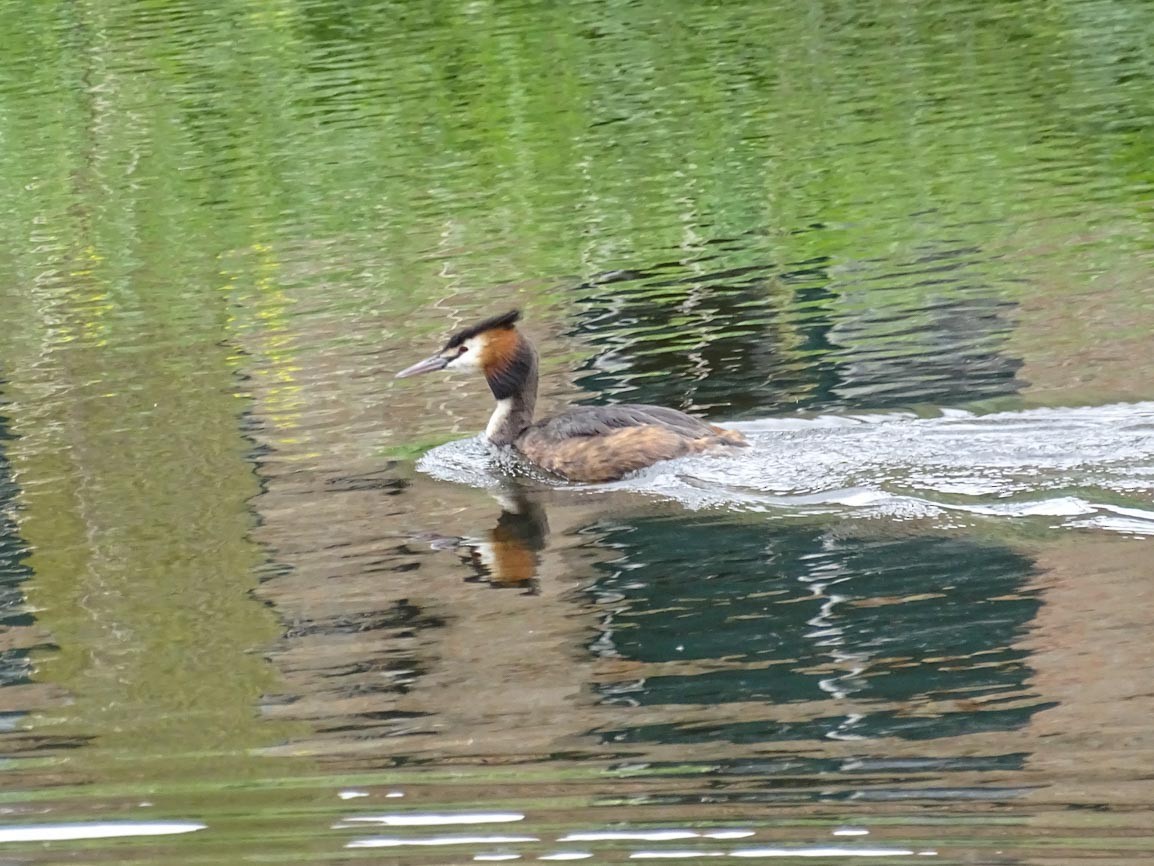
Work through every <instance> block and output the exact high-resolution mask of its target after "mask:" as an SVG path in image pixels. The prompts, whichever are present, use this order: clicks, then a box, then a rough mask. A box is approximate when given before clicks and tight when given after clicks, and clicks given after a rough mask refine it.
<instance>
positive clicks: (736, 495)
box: [418, 402, 1154, 535]
mask: <svg viewBox="0 0 1154 866" xmlns="http://www.w3.org/2000/svg"><path fill="white" fill-rule="evenodd" d="M730 426H733V427H736V428H738V429H740V430H741V431H742V432H743V433H745V434H746V436H747V437H748V438H749V440H750V443H751V446H752V447H751V448H750V449H749V450H748V451H744V452H741V453H739V454H736V455H734V456H722V457H718V456H694V457H688V458H684V459H681V460H675V461H669V462H667V463H662V464H658V465H656V466H653V467H650V468H649V469H647V470H644V471H642V472H639V473H637V474H635V475H632V476H630V477H628V478H625V479H623V480H622V481H619V482H615V483H613V484H610V485H599V486H597V487H596V488H594V487H592V486H590V485H564V486H566V487H570V488H572V489H574V490H576V491H588V490H592V489H598V490H605V489H607V488H608V489H618V490H628V491H633V492H639V493H644V494H651V495H656V496H661V497H666V498H669V499H674V500H677V501H678V502H681V503H683V504H684V505H686V506H687V507H690V508H729V509H735V510H746V511H749V510H756V511H772V512H777V513H780V514H782V515H789V514H813V513H842V514H846V515H849V516H859V517H860V516H865V517H888V518H891V519H903V518H910V519H912V518H935V519H939V520H942V521H944V522H955V523H956V522H958V521H959V520H964V519H967V516H985V517H995V518H997V517H1042V518H1057V519H1058V521H1059V523H1060V524H1061V525H1064V526H1074V527H1090V528H1099V529H1109V530H1114V531H1119V532H1126V533H1133V534H1142V535H1154V504H1152V503H1151V502H1150V496H1149V494H1150V493H1151V492H1152V491H1154V402H1152V403H1130V404H1125V403H1119V404H1114V405H1109V406H1097V407H1087V408H1072V409H1071V408H1055V409H1029V410H1023V411H1019V412H999V413H994V414H988V415H979V414H976V413H973V412H967V411H960V410H947V411H943V412H942V413H941V414H940V415H938V416H936V417H931V418H924V417H918V416H916V415H913V414H911V413H887V414H872V415H871V414H863V415H823V416H818V417H814V418H798V417H790V418H769V419H764V420H759V421H751V422H744V423H737V424H733V425H730ZM418 467H419V468H420V469H421V470H422V471H424V472H427V473H428V474H430V475H432V476H434V477H437V478H441V479H444V480H448V481H454V482H457V483H464V484H471V485H474V486H480V487H492V486H494V485H496V484H497V483H498V482H499V480H500V479H501V478H503V477H507V476H508V475H509V474H517V475H521V476H526V475H527V476H530V477H532V476H533V472H532V470H531V469H527V468H526V467H524V466H523V465H522V464H521V463H519V462H518V461H517V460H516V459H515V458H514V457H512V456H511V455H509V454H507V453H501V452H496V451H494V450H493V449H491V448H489V447H488V446H487V445H486V444H485V443H484V442H483V441H481V440H480V439H469V440H464V441H460V442H453V443H449V444H448V445H444V446H441V447H440V448H436V449H434V450H432V451H430V452H429V453H428V454H426V455H425V456H424V457H423V458H422V459H421V460H420V462H419V463H418ZM537 480H541V479H540V478H538V479H537ZM548 483H556V482H548Z"/></svg>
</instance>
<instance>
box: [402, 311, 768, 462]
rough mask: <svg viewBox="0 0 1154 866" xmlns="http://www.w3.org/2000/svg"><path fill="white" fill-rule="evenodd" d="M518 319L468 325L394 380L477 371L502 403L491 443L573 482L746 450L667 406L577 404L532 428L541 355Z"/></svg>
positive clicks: (508, 316)
mask: <svg viewBox="0 0 1154 866" xmlns="http://www.w3.org/2000/svg"><path fill="white" fill-rule="evenodd" d="M520 318H521V312H520V310H511V311H509V312H508V313H505V314H504V315H501V316H494V317H492V318H491V319H486V320H485V321H483V322H478V323H477V324H476V325H472V326H470V327H468V328H464V329H463V330H460V331H458V332H457V333H455V334H453V336H451V337H450V338H449V339H448V341H447V342H446V343H445V346H444V348H442V349H441V351H439V352H437V354H435V355H433V356H432V357H431V358H426V359H425V360H424V361H419V362H417V363H416V364H413V366H411V367H408V368H406V369H404V370H402V371H401V372H399V373H397V378H398V379H403V378H405V377H406V376H416V375H418V374H420V373H431V372H433V371H434V370H479V371H480V372H482V373H484V375H485V380H486V381H487V382H488V383H489V389H490V390H491V391H492V392H493V396H494V397H495V398H497V409H496V411H494V412H493V416H492V417H491V418H490V419H489V425H488V426H487V427H486V428H485V436H486V438H487V439H488V440H489V441H490V442H492V443H493V444H494V445H511V446H512V447H513V448H515V449H516V450H517V451H519V452H520V453H521V454H523V455H524V456H525V457H526V458H528V460H529V461H530V462H531V463H534V464H535V465H537V466H539V467H541V468H542V469H544V470H546V471H548V472H552V473H553V474H554V475H560V476H561V477H562V478H565V479H568V480H569V481H582V482H600V481H615V480H617V479H618V478H621V477H622V476H623V475H626V474H627V473H629V472H633V471H634V470H636V469H643V468H645V467H646V466H651V465H653V464H654V463H657V462H658V461H661V460H670V459H672V458H674V457H682V456H684V455H686V454H695V453H698V452H702V451H713V450H722V449H728V448H731V447H735V446H745V445H746V442H745V437H744V436H742V435H741V434H740V433H737V432H735V431H733V430H725V429H723V428H721V427H715V426H714V425H712V424H707V423H706V422H704V421H702V420H700V419H699V418H694V417H692V416H691V415H686V414H685V413H684V412H678V411H677V410H676V409H666V408H665V407H663V406H641V405H636V404H623V405H618V406H577V407H575V408H573V409H567V410H565V411H564V412H560V413H558V414H556V415H551V416H549V417H548V418H543V419H541V420H540V421H538V422H536V423H534V422H533V408H534V406H536V404H537V351H536V350H535V349H534V348H533V344H532V343H530V342H529V341H528V340H527V339H526V338H525V337H524V335H522V334H521V332H520V331H518V330H517V320H518V319H520Z"/></svg>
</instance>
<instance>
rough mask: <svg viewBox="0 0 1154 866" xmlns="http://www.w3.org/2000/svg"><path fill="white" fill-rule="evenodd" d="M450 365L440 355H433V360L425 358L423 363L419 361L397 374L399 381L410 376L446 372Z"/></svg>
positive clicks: (446, 359)
mask: <svg viewBox="0 0 1154 866" xmlns="http://www.w3.org/2000/svg"><path fill="white" fill-rule="evenodd" d="M448 363H449V359H448V358H442V357H441V356H440V355H433V357H431V358H425V360H423V361H417V363H415V364H413V366H411V367H405V369H403V370H401V372H399V373H397V378H398V379H407V378H408V377H409V376H419V375H421V374H422V373H432V372H434V371H436V370H444V369H445V365H446V364H448Z"/></svg>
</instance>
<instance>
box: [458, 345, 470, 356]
mask: <svg viewBox="0 0 1154 866" xmlns="http://www.w3.org/2000/svg"><path fill="white" fill-rule="evenodd" d="M467 351H469V347H468V346H462V347H461V349H460V351H458V352H457V354H458V355H464V354H465V353H466V352H467Z"/></svg>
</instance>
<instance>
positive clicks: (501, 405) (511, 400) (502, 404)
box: [485, 338, 537, 445]
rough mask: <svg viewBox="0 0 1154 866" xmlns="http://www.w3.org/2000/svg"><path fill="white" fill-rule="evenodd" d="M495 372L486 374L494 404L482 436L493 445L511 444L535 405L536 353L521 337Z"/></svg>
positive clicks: (528, 420)
mask: <svg viewBox="0 0 1154 866" xmlns="http://www.w3.org/2000/svg"><path fill="white" fill-rule="evenodd" d="M510 360H511V363H510V364H508V365H507V366H506V367H505V368H504V369H502V370H501V371H500V372H499V373H498V374H495V375H489V376H487V379H488V381H489V389H490V390H491V391H492V392H493V396H494V397H496V398H497V408H496V409H494V410H493V414H492V416H491V417H490V418H489V424H488V426H487V427H486V428H485V437H486V438H487V439H488V440H489V441H490V442H492V443H493V444H494V445H511V444H513V442H514V441H516V439H517V437H518V436H520V435H521V434H522V433H524V432H525V430H526V429H527V428H528V427H529V425H530V424H532V423H533V410H534V408H536V406H537V353H536V351H534V349H533V346H532V345H531V344H530V343H529V341H528V340H525V339H524V338H522V339H521V345H520V346H519V347H518V352H517V355H516V356H515V358H512V359H510Z"/></svg>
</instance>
